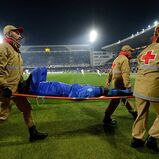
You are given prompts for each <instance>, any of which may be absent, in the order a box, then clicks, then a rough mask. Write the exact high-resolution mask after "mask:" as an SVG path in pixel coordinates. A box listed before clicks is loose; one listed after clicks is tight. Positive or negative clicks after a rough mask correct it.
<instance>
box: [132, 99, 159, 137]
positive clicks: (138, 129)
mask: <svg viewBox="0 0 159 159" xmlns="http://www.w3.org/2000/svg"><path fill="white" fill-rule="evenodd" d="M135 100H136V109H137V113H138V116H137V118H136V120H135V121H134V124H133V127H132V136H133V137H134V138H137V139H143V138H144V134H145V132H146V127H147V121H148V114H149V107H150V106H152V107H154V109H155V111H156V114H157V116H156V119H155V121H154V122H153V124H152V126H151V128H150V129H149V131H148V134H149V135H150V136H152V137H155V138H159V103H156V102H150V101H147V100H144V99H140V98H135Z"/></svg>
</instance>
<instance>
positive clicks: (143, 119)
mask: <svg viewBox="0 0 159 159" xmlns="http://www.w3.org/2000/svg"><path fill="white" fill-rule="evenodd" d="M137 59H138V72H137V77H136V80H135V86H134V96H135V97H136V107H137V112H138V117H137V119H136V121H135V122H134V124H133V129H132V136H133V137H135V138H138V139H143V137H144V134H145V131H146V124H147V118H148V112H149V106H153V107H154V108H155V111H156V113H157V116H156V120H155V121H154V123H153V125H152V126H151V128H150V130H149V132H148V133H149V135H150V136H152V137H155V138H159V43H153V44H151V45H149V46H148V47H147V48H146V49H144V50H143V51H142V52H141V53H140V54H139V56H138V58H137Z"/></svg>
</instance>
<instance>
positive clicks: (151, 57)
mask: <svg viewBox="0 0 159 159" xmlns="http://www.w3.org/2000/svg"><path fill="white" fill-rule="evenodd" d="M156 56H157V54H154V53H153V50H150V51H148V52H147V53H146V54H145V55H143V56H141V61H144V64H149V62H150V61H154V60H155V58H156Z"/></svg>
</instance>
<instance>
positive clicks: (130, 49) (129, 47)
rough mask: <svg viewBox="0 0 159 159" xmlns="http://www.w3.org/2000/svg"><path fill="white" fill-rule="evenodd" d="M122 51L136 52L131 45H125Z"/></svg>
mask: <svg viewBox="0 0 159 159" xmlns="http://www.w3.org/2000/svg"><path fill="white" fill-rule="evenodd" d="M121 50H122V51H134V49H133V48H132V47H131V46H130V45H124V46H123V47H122V48H121Z"/></svg>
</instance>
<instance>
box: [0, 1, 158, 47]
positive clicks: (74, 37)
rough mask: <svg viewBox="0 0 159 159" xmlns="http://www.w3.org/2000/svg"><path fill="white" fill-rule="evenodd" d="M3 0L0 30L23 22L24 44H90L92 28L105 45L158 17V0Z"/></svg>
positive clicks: (0, 12) (135, 30)
mask: <svg viewBox="0 0 159 159" xmlns="http://www.w3.org/2000/svg"><path fill="white" fill-rule="evenodd" d="M41 1H42V2H40V1H36V0H31V1H30V0H25V1H23V0H21V1H20V0H10V1H9V0H3V1H1V3H0V30H1V33H2V28H3V27H4V26H5V25H7V24H13V25H16V26H23V27H24V29H25V32H24V34H23V45H47V44H48V45H51V44H52V45H62V44H87V43H89V32H90V30H91V29H92V28H94V29H96V30H97V31H98V34H99V35H98V40H97V42H96V44H95V45H97V46H100V47H102V46H103V45H107V44H110V43H113V42H116V41H118V40H121V39H123V38H125V37H127V36H130V35H131V34H133V33H136V32H137V31H141V30H142V29H143V28H146V27H147V26H148V25H149V24H150V25H151V24H153V22H154V21H155V20H158V21H159V0H158V1H157V0H156V1H153V0H151V1H148V0H145V1H140V0H138V1H136V0H133V1H129V0H127V1H123V0H116V1H115V0H65V1H64V0H63V1H62V0H52V1H51V0H41Z"/></svg>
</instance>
